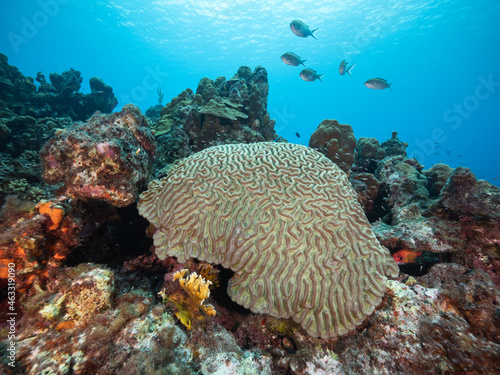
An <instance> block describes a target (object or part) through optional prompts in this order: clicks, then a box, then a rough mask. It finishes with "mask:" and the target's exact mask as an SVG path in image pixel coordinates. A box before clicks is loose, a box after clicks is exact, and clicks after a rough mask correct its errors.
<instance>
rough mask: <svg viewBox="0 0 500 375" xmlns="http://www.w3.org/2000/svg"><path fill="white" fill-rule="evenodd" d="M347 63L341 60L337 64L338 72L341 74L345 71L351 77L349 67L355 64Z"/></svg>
mask: <svg viewBox="0 0 500 375" xmlns="http://www.w3.org/2000/svg"><path fill="white" fill-rule="evenodd" d="M348 65H349V63H348V62H347V61H345V59H344V60H342V62H341V63H340V65H339V73H340V75H341V76H343V75H344V74H345V73H347V74H349V75H350V76H351V77H352V74H351V69H352V68H354V67H355V66H356V64H352V65H351V66H348Z"/></svg>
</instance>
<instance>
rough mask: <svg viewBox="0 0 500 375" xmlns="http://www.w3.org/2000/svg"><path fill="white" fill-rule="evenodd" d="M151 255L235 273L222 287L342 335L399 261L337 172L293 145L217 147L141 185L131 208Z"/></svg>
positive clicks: (258, 307) (318, 330)
mask: <svg viewBox="0 0 500 375" xmlns="http://www.w3.org/2000/svg"><path fill="white" fill-rule="evenodd" d="M138 208H139V212H140V213H141V215H143V216H144V217H146V218H147V219H148V220H149V221H150V222H151V223H152V224H153V225H154V226H155V227H156V228H157V230H156V232H155V235H154V240H155V245H156V253H157V255H158V257H159V258H160V259H164V258H166V257H167V256H176V257H177V258H178V260H179V261H180V262H185V261H186V260H187V259H188V258H190V257H193V258H197V259H199V260H202V261H207V262H209V263H215V264H221V265H222V266H223V267H226V268H230V269H232V270H233V271H235V275H234V276H233V277H232V278H231V280H230V281H229V286H228V293H229V295H230V296H231V298H232V299H233V300H234V301H236V302H237V303H239V304H240V305H243V306H245V307H246V308H250V309H251V310H252V311H254V312H257V313H267V314H270V315H272V316H275V317H283V318H289V317H291V318H293V319H294V320H295V321H296V322H298V323H300V324H301V325H302V327H304V328H305V329H306V330H307V332H308V333H309V334H310V335H312V336H321V337H323V338H330V337H335V336H338V335H342V334H345V333H347V332H349V331H350V330H352V329H354V328H355V327H356V326H357V325H359V324H361V322H362V321H363V320H364V319H365V318H366V317H367V316H368V315H370V314H371V313H372V312H373V311H374V309H375V307H376V306H377V305H378V304H379V303H380V301H381V299H382V295H383V294H384V291H385V289H386V275H388V276H396V275H397V273H398V268H397V266H396V264H395V263H394V261H393V260H392V258H391V257H390V254H389V252H388V251H387V250H386V249H385V248H383V247H382V246H381V245H380V244H379V243H378V241H377V240H376V238H375V236H374V235H373V232H372V231H371V228H370V226H369V224H368V222H367V220H366V218H365V216H364V213H363V210H362V208H361V207H360V205H359V204H358V202H357V200H356V194H355V192H354V191H353V190H352V189H351V188H350V185H349V182H348V181H347V177H346V175H345V174H344V173H343V172H342V171H341V170H340V169H339V168H337V167H336V166H335V165H334V164H333V163H331V162H330V161H329V160H328V159H327V158H325V157H324V156H323V155H321V154H320V153H318V152H316V151H314V150H312V149H310V148H307V147H304V146H301V145H294V144H285V143H256V144H249V145H245V144H235V145H225V146H217V147H212V148H209V149H206V150H204V151H202V152H199V153H197V154H195V155H192V156H191V157H189V158H187V159H184V160H183V161H182V162H180V163H179V164H178V165H176V166H175V167H174V169H173V170H172V171H171V172H170V173H169V174H168V176H167V177H165V178H164V179H162V180H159V181H154V182H152V183H151V184H150V186H149V189H148V191H146V192H145V193H143V194H142V195H141V200H140V202H139V205H138Z"/></svg>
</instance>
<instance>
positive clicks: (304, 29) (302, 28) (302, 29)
mask: <svg viewBox="0 0 500 375" xmlns="http://www.w3.org/2000/svg"><path fill="white" fill-rule="evenodd" d="M290 29H292V32H293V33H294V34H295V35H297V36H300V37H302V38H307V37H308V36H309V35H310V36H312V37H313V38H314V39H317V38H316V37H315V36H314V35H313V33H314V32H315V31H316V30H318V29H314V30H310V29H309V26H307V25H306V24H305V23H304V22H302V21H300V20H293V21H292V22H291V23H290Z"/></svg>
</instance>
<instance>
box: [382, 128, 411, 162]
mask: <svg viewBox="0 0 500 375" xmlns="http://www.w3.org/2000/svg"><path fill="white" fill-rule="evenodd" d="M407 147H408V143H406V142H402V141H401V140H400V139H399V138H398V132H392V136H391V138H390V139H388V140H387V141H385V142H382V148H383V149H384V150H385V155H386V156H396V155H401V156H404V157H406V148H407Z"/></svg>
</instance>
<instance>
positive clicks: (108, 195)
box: [41, 104, 156, 207]
mask: <svg viewBox="0 0 500 375" xmlns="http://www.w3.org/2000/svg"><path fill="white" fill-rule="evenodd" d="M155 149H156V144H155V141H154V137H153V135H152V133H151V130H150V129H149V122H148V120H147V119H146V118H145V117H144V116H143V115H142V114H141V111H140V110H139V108H137V107H136V106H134V105H132V104H129V105H126V106H125V107H123V109H122V111H121V112H115V113H113V114H111V115H103V114H99V113H97V114H95V115H94V116H92V118H90V120H89V121H87V122H85V123H82V122H78V123H75V124H74V125H73V126H72V127H70V128H68V129H66V130H65V131H63V132H62V133H60V134H59V135H56V136H54V137H53V138H52V139H50V140H49V141H48V142H47V143H46V144H45V146H44V147H43V149H42V151H41V158H42V166H43V178H44V179H45V181H47V182H50V183H64V194H67V195H68V196H70V197H74V198H78V199H81V200H84V201H87V200H100V201H105V202H108V203H109V204H112V205H114V206H117V207H123V206H127V205H129V204H131V203H133V202H134V201H135V200H136V199H137V197H138V195H139V193H140V192H141V191H142V190H143V189H144V188H145V187H146V184H147V182H148V180H149V177H150V175H151V167H152V163H153V158H154V155H155Z"/></svg>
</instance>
